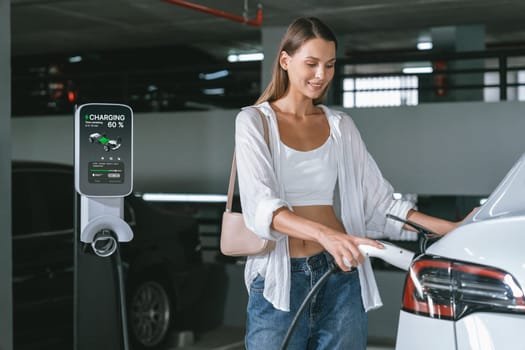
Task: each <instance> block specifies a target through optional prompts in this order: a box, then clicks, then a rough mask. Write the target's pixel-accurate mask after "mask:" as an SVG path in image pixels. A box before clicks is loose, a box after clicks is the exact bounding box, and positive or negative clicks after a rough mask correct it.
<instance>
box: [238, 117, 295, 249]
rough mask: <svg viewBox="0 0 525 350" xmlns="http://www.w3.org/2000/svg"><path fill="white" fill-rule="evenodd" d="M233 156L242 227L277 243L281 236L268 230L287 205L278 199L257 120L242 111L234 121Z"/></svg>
mask: <svg viewBox="0 0 525 350" xmlns="http://www.w3.org/2000/svg"><path fill="white" fill-rule="evenodd" d="M235 152H236V158H237V173H238V181H239V195H240V198H241V207H242V212H243V217H244V221H245V224H246V226H247V227H248V228H249V229H251V230H252V231H254V232H255V233H256V234H257V235H258V236H259V237H261V238H264V239H268V240H279V239H282V238H284V237H285V235H284V234H282V233H280V232H278V231H275V230H273V229H272V228H271V224H272V220H273V214H274V212H275V211H276V210H277V209H279V208H281V207H285V206H286V207H289V205H288V204H287V203H286V201H284V200H283V199H282V198H281V197H280V187H279V184H278V182H277V178H276V175H275V171H274V168H273V161H272V156H271V152H270V149H269V146H268V144H267V143H266V141H265V139H264V128H263V125H262V120H261V117H260V116H259V114H258V112H257V111H255V110H253V109H244V110H242V111H241V112H239V114H238V115H237V118H236V120H235Z"/></svg>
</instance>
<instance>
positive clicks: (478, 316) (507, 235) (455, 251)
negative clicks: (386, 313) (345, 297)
mask: <svg viewBox="0 0 525 350" xmlns="http://www.w3.org/2000/svg"><path fill="white" fill-rule="evenodd" d="M524 286H525V155H523V156H522V157H521V158H520V159H519V160H518V162H517V163H516V164H515V165H514V166H513V167H512V169H511V170H510V171H509V173H508V174H507V175H506V176H505V178H504V179H503V181H502V182H501V183H500V184H499V185H498V187H497V188H496V189H495V190H494V191H493V193H492V194H491V195H490V197H489V198H488V200H487V202H486V203H485V204H483V205H482V206H481V207H480V208H479V210H478V211H477V212H476V213H475V214H474V215H473V216H472V217H471V218H470V219H469V220H468V221H467V222H465V224H463V225H461V226H460V227H458V228H457V229H456V230H454V231H453V232H451V233H449V234H448V235H446V236H445V237H444V238H442V239H440V240H438V241H437V242H435V243H434V244H432V245H430V246H429V247H428V248H427V249H426V251H425V253H424V254H422V255H420V256H418V257H416V258H415V259H414V260H413V261H412V263H411V265H410V269H409V272H408V275H407V278H406V282H405V286H404V291H403V297H402V308H401V312H400V317H399V324H398V331H397V338H396V350H412V349H413V350H421V349H425V350H466V349H468V350H494V349H496V350H499V349H502V350H507V349H525V342H524V340H523V337H524V335H523V334H521V332H523V331H524V330H525V298H524V289H523V287H524Z"/></svg>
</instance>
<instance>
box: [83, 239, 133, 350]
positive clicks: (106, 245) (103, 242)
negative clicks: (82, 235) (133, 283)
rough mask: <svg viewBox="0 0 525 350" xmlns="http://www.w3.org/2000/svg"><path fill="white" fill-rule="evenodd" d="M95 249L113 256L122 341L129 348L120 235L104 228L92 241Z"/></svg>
mask: <svg viewBox="0 0 525 350" xmlns="http://www.w3.org/2000/svg"><path fill="white" fill-rule="evenodd" d="M91 246H92V248H93V251H94V253H95V254H96V255H98V256H100V257H112V259H113V263H114V264H113V266H115V269H114V272H115V274H116V278H117V279H118V295H117V297H118V299H119V301H120V304H119V305H120V318H121V320H120V322H121V327H122V343H123V346H124V350H129V335H128V324H127V319H128V318H127V314H126V291H125V282H124V270H123V268H122V259H121V256H120V249H119V243H118V236H117V234H116V233H115V232H113V230H109V229H103V230H101V231H100V232H97V233H96V234H95V237H94V239H93V243H92V245H91Z"/></svg>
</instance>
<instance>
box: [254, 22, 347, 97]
mask: <svg viewBox="0 0 525 350" xmlns="http://www.w3.org/2000/svg"><path fill="white" fill-rule="evenodd" d="M315 38H320V39H324V40H326V41H332V42H334V43H335V46H336V49H337V39H336V38H335V35H334V33H333V32H332V30H331V29H330V28H328V26H327V25H326V24H324V23H323V22H321V20H319V19H318V18H315V17H299V18H297V19H296V20H294V21H293V22H292V23H291V24H290V26H289V27H288V29H287V31H286V34H285V35H284V36H283V38H282V39H281V44H280V45H279V50H278V51H277V57H276V58H275V62H274V64H273V73H272V80H271V81H270V83H269V84H268V86H267V87H266V89H265V90H264V91H263V93H262V94H261V96H260V97H259V98H258V99H257V101H256V102H255V104H259V103H262V102H265V101H268V102H272V101H275V100H278V99H279V98H281V97H283V96H284V95H285V94H286V91H287V90H288V72H287V71H285V70H284V69H283V68H282V67H281V65H280V64H279V57H280V55H281V52H283V51H285V52H286V53H287V54H288V55H289V56H293V55H294V54H295V52H296V51H297V50H298V49H299V48H300V47H301V46H302V45H303V44H304V43H305V42H307V41H308V40H311V39H315ZM327 90H328V87H327V88H326V89H325V91H323V93H322V94H321V96H320V97H319V98H317V99H315V100H314V104H318V103H321V102H322V101H323V100H324V98H325V96H326V92H327Z"/></svg>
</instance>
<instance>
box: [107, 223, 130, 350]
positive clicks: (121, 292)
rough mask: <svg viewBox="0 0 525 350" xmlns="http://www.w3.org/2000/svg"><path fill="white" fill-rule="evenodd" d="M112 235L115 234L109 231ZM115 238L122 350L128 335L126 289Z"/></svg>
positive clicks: (125, 349)
mask: <svg viewBox="0 0 525 350" xmlns="http://www.w3.org/2000/svg"><path fill="white" fill-rule="evenodd" d="M111 233H112V234H113V235H114V236H116V234H115V233H114V232H113V231H112V232H111ZM115 238H117V249H116V250H115V254H113V256H114V257H115V266H116V270H117V278H118V286H119V288H118V289H119V299H120V318H121V322H122V342H123V344H124V350H129V335H128V322H127V321H128V316H127V313H126V290H125V281H124V269H123V268H122V258H121V256H120V249H119V243H118V237H115Z"/></svg>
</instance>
